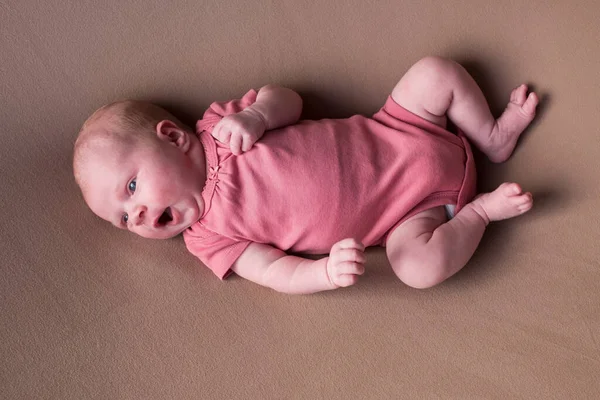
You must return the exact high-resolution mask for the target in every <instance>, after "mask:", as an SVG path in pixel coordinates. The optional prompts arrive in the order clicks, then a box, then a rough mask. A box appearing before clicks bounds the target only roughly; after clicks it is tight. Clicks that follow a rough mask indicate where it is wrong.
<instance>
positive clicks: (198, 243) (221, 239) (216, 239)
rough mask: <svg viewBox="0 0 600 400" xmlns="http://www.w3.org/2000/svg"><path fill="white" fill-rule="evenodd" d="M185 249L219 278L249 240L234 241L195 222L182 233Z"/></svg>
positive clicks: (229, 267) (227, 271) (227, 272)
mask: <svg viewBox="0 0 600 400" xmlns="http://www.w3.org/2000/svg"><path fill="white" fill-rule="evenodd" d="M183 239H184V241H185V245H186V247H187V249H188V250H189V251H190V253H192V254H193V255H195V256H196V257H198V258H199V259H200V261H202V262H203V263H204V265H206V266H207V267H208V268H209V269H210V270H211V271H212V272H213V273H214V274H215V275H217V277H218V278H219V279H225V278H227V276H228V275H229V274H230V273H231V266H232V265H233V263H234V262H235V261H236V260H237V259H238V258H239V256H240V255H241V254H242V253H243V252H244V250H246V248H247V247H248V245H250V243H251V242H249V241H236V240H233V239H230V238H228V237H225V236H222V235H219V234H218V233H215V232H212V231H210V230H208V229H206V228H204V227H203V226H202V225H201V224H199V223H196V224H194V225H193V226H192V227H191V228H189V229H188V230H186V231H185V232H184V233H183Z"/></svg>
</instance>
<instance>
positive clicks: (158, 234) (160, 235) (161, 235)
mask: <svg viewBox="0 0 600 400" xmlns="http://www.w3.org/2000/svg"><path fill="white" fill-rule="evenodd" d="M187 228H188V227H187V226H184V227H182V228H181V229H174V230H164V231H154V232H133V233H135V234H136V235H138V236H141V237H143V238H146V239H158V240H166V239H172V238H174V237H177V236H179V235H181V233H183V231H185V230H186V229H187Z"/></svg>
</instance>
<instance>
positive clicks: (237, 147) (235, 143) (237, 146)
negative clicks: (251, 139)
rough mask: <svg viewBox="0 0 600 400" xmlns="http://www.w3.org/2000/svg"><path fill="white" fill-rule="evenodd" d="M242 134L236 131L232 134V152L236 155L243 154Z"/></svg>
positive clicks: (230, 146) (230, 143)
mask: <svg viewBox="0 0 600 400" xmlns="http://www.w3.org/2000/svg"><path fill="white" fill-rule="evenodd" d="M242 140H243V138H242V135H241V134H240V133H234V134H232V135H231V138H230V139H229V148H230V149H231V152H232V153H233V154H235V155H236V156H239V155H240V154H242Z"/></svg>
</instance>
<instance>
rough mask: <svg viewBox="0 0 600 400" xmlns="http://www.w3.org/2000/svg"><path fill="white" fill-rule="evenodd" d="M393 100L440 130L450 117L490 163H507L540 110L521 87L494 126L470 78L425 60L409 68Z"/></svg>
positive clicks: (451, 65) (442, 62) (447, 63)
mask: <svg viewBox="0 0 600 400" xmlns="http://www.w3.org/2000/svg"><path fill="white" fill-rule="evenodd" d="M392 98H393V99H394V101H395V102H396V103H398V104H400V105H401V106H402V107H404V108H406V109H407V110H409V111H411V112H412V113H414V114H417V115H419V116H420V117H422V118H425V119H426V120H428V121H431V122H433V123H435V124H437V125H440V126H442V127H444V128H445V127H446V116H448V117H449V118H450V120H451V121H452V122H453V123H454V124H455V125H456V126H457V127H459V128H460V129H461V130H462V131H463V132H464V133H465V135H466V136H467V137H468V138H469V140H470V141H471V142H472V143H473V144H475V145H476V146H477V147H478V148H479V149H480V150H481V151H483V152H484V153H485V154H486V155H487V156H488V157H489V159H490V160H491V161H494V162H503V161H506V159H508V158H509V157H510V155H511V154H512V152H513V150H514V148H515V145H516V143H517V139H518V138H519V136H520V135H521V133H522V132H523V130H524V129H525V128H526V127H527V125H529V123H530V122H531V120H532V119H533V117H534V116H535V108H536V106H537V104H538V98H537V96H536V94H535V93H533V92H532V93H530V94H529V96H527V86H525V85H521V86H519V87H518V88H516V89H514V90H513V91H512V93H511V96H510V102H509V103H508V105H507V106H506V109H505V110H504V113H503V114H502V115H501V116H500V118H498V119H497V120H496V119H494V117H493V116H492V113H491V112H490V109H489V106H488V104H487V102H486V100H485V98H484V97H483V93H481V90H480V89H479V87H478V86H477V84H476V83H475V81H474V80H473V78H472V77H471V76H470V75H469V74H468V72H467V71H466V70H465V69H464V68H463V67H462V66H460V65H459V64H457V63H455V62H454V61H451V60H447V59H444V58H439V57H426V58H423V59H422V60H420V61H418V62H417V63H416V64H415V65H413V66H412V67H411V68H410V69H409V70H408V72H407V73H406V74H405V75H404V76H403V77H402V79H401V80H400V82H398V84H397V85H396V87H395V88H394V90H393V91H392Z"/></svg>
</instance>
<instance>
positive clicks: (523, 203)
mask: <svg viewBox="0 0 600 400" xmlns="http://www.w3.org/2000/svg"><path fill="white" fill-rule="evenodd" d="M520 197H521V198H520V199H519V202H518V204H517V208H518V210H519V211H521V212H525V211H529V210H530V209H531V207H533V196H532V195H531V193H525V194H524V195H523V196H520Z"/></svg>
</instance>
